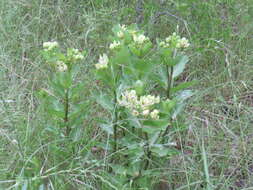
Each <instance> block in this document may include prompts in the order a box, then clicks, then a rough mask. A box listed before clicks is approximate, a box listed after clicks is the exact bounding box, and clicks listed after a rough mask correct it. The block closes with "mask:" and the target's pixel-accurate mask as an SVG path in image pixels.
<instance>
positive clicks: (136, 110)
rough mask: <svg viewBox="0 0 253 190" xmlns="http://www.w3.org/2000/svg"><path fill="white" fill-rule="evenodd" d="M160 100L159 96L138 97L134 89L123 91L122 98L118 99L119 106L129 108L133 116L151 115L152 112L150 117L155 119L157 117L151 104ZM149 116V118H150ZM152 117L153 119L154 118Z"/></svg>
mask: <svg viewBox="0 0 253 190" xmlns="http://www.w3.org/2000/svg"><path fill="white" fill-rule="evenodd" d="M159 102H160V97H159V96H158V97H155V96H152V95H146V96H141V97H140V98H139V97H138V96H137V93H136V91H135V90H130V91H125V92H124V93H123V94H122V98H121V99H120V100H119V101H118V103H119V105H120V106H123V107H126V108H127V109H129V110H130V112H131V113H132V114H133V115H134V116H139V115H141V116H143V117H149V116H150V117H151V113H152V112H153V115H152V117H154V118H155V119H156V118H158V117H157V116H156V115H155V114H156V111H155V112H154V110H153V111H152V112H150V111H151V109H152V106H153V105H154V104H157V103H159ZM152 117H151V118H152ZM154 118H153V119H154Z"/></svg>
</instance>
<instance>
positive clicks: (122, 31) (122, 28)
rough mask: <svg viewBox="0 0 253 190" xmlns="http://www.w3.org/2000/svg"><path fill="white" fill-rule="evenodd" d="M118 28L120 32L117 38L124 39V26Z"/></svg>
mask: <svg viewBox="0 0 253 190" xmlns="http://www.w3.org/2000/svg"><path fill="white" fill-rule="evenodd" d="M119 28H120V31H118V32H117V36H118V37H119V38H123V37H124V32H125V31H126V30H127V29H126V26H125V25H124V24H123V25H119Z"/></svg>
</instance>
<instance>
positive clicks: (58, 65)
mask: <svg viewBox="0 0 253 190" xmlns="http://www.w3.org/2000/svg"><path fill="white" fill-rule="evenodd" d="M56 68H57V70H58V71H60V72H64V71H66V70H67V69H68V66H67V65H66V64H65V63H64V62H62V61H57V62H56Z"/></svg>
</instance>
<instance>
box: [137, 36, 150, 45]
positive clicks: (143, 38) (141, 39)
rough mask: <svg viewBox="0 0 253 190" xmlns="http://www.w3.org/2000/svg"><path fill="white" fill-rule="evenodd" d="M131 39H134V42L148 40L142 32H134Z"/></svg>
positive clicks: (138, 42)
mask: <svg viewBox="0 0 253 190" xmlns="http://www.w3.org/2000/svg"><path fill="white" fill-rule="evenodd" d="M133 39H134V42H136V43H137V44H143V43H144V42H146V41H148V40H149V38H148V37H146V36H144V35H143V34H139V35H135V34H134V35H133Z"/></svg>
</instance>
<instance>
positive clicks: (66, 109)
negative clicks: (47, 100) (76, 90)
mask: <svg viewBox="0 0 253 190" xmlns="http://www.w3.org/2000/svg"><path fill="white" fill-rule="evenodd" d="M68 121H69V89H67V90H66V92H65V98H64V123H65V126H66V136H67V137H68V136H69V134H70V131H71V128H70V126H69V124H68Z"/></svg>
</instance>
